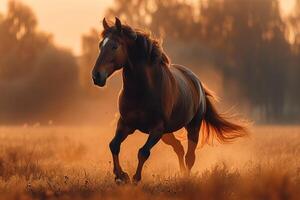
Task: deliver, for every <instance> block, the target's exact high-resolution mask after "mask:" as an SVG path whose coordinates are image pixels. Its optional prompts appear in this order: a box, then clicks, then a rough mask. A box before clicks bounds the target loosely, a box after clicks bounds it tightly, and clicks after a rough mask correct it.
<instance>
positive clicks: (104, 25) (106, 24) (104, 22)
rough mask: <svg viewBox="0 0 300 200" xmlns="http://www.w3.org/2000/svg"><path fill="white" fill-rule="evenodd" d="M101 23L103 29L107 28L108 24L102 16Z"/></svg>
mask: <svg viewBox="0 0 300 200" xmlns="http://www.w3.org/2000/svg"><path fill="white" fill-rule="evenodd" d="M102 25H103V28H104V30H107V29H109V25H108V23H107V21H106V19H105V17H104V18H103V21H102Z"/></svg>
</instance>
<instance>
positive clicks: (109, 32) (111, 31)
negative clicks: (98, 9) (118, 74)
mask: <svg viewBox="0 0 300 200" xmlns="http://www.w3.org/2000/svg"><path fill="white" fill-rule="evenodd" d="M103 28H104V31H103V33H102V36H103V40H102V41H101V42H100V44H99V49H100V53H99V56H98V58H97V61H96V64H95V66H94V69H93V71H92V78H93V81H94V84H95V85H98V86H100V87H103V86H104V85H105V83H106V80H107V78H108V77H110V76H111V75H112V74H113V73H114V72H115V71H117V70H119V69H121V68H122V67H124V66H125V65H126V64H127V63H128V52H127V50H128V47H129V45H130V44H132V43H133V42H134V41H135V40H136V37H137V35H136V32H135V31H134V30H133V29H131V28H130V27H129V26H124V25H122V24H121V21H120V20H119V19H118V18H116V21H115V24H114V25H113V26H109V25H108V23H107V22H106V20H105V18H104V19H103Z"/></svg>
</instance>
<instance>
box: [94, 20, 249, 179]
mask: <svg viewBox="0 0 300 200" xmlns="http://www.w3.org/2000/svg"><path fill="white" fill-rule="evenodd" d="M103 27H104V31H103V33H102V36H103V40H102V41H101V42H100V45H99V47H100V55H99V57H98V59H97V61H96V64H95V67H94V69H93V71H92V78H93V81H94V84H96V85H98V86H100V87H103V86H104V85H105V83H106V80H107V78H108V77H109V76H110V75H112V74H113V73H114V72H115V71H117V70H120V69H123V88H122V90H121V93H120V96H119V111H120V118H119V121H118V125H117V129H116V133H115V136H114V138H113V139H112V141H111V142H110V145H109V147H110V150H111V153H112V157H113V164H114V169H113V171H114V174H115V176H116V180H117V181H123V182H128V181H129V177H128V174H127V173H125V172H124V171H123V170H122V168H121V166H120V163H119V156H118V155H119V152H120V145H121V143H122V142H123V141H124V140H125V139H126V138H127V136H128V135H130V134H132V133H133V132H134V131H135V130H140V131H141V132H143V133H147V134H148V135H149V136H148V139H147V141H146V143H145V144H144V146H143V147H142V148H140V149H139V152H138V166H137V170H136V173H135V175H134V176H133V181H134V182H138V181H140V180H141V173H142V168H143V165H144V163H145V161H146V160H147V159H148V157H149V156H150V150H151V149H152V147H153V146H154V145H155V144H156V143H157V142H158V141H159V140H160V139H162V141H163V142H165V143H166V144H168V145H171V146H172V147H173V149H174V151H175V153H176V154H177V156H178V160H179V165H180V168H181V170H182V171H186V167H187V171H188V172H189V171H190V170H191V168H192V166H193V165H194V162H195V149H196V146H197V144H198V138H199V131H200V127H201V124H202V123H203V126H204V128H205V131H203V136H202V143H207V142H209V141H210V140H211V139H212V138H213V137H214V136H216V138H217V139H218V140H219V141H220V142H228V141H231V140H232V139H234V138H236V137H241V136H244V135H245V134H246V129H245V127H244V126H242V125H239V124H235V123H232V122H229V121H228V120H226V119H225V118H224V117H222V116H221V115H220V114H218V113H217V111H216V109H215V108H214V106H213V104H212V103H211V100H210V99H209V98H208V97H209V96H211V97H212V95H211V93H210V92H209V91H208V90H207V89H205V88H204V87H203V85H202V84H201V82H200V80H199V79H198V78H197V76H196V75H195V74H194V73H193V72H191V71H190V70H189V69H187V68H185V67H183V66H180V65H172V64H170V61H169V59H168V57H167V56H166V54H165V53H164V51H163V50H162V48H161V46H160V45H159V43H158V41H156V40H154V39H153V38H151V37H150V36H149V35H148V34H146V33H144V32H142V31H138V30H135V29H132V28H131V27H130V26H127V25H122V24H121V21H120V20H119V19H118V18H116V22H115V24H114V25H111V26H109V25H108V23H107V22H106V20H105V18H104V19H103ZM183 127H184V128H185V129H186V130H187V136H188V149H187V153H186V155H185V162H184V149H183V146H182V145H181V143H180V141H179V140H177V139H176V138H175V136H174V135H173V132H174V131H177V130H179V129H181V128H183Z"/></svg>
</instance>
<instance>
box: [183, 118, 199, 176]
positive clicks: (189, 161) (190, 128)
mask: <svg viewBox="0 0 300 200" xmlns="http://www.w3.org/2000/svg"><path fill="white" fill-rule="evenodd" d="M201 122H202V114H201V113H200V112H199V113H198V114H196V116H195V117H194V118H193V120H192V121H191V122H190V123H189V124H188V125H186V126H185V128H186V130H187V136H188V149H187V153H186V155H185V164H186V166H187V169H188V172H190V171H191V169H192V167H193V165H194V163H195V159H196V155H195V150H196V148H197V144H198V140H199V131H200V128H201Z"/></svg>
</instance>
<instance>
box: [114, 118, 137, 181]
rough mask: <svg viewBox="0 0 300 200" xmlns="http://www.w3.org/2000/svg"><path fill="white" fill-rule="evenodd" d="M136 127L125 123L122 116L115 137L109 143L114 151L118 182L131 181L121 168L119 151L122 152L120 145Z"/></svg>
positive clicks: (115, 172) (115, 171) (116, 179)
mask: <svg viewBox="0 0 300 200" xmlns="http://www.w3.org/2000/svg"><path fill="white" fill-rule="evenodd" d="M133 132H134V129H132V128H130V127H128V126H127V125H125V123H124V122H123V121H122V119H121V118H120V119H119V121H118V125H117V130H116V134H115V137H114V138H113V139H112V141H111V142H110V144H109V148H110V151H111V153H112V158H113V164H114V169H113V170H114V171H113V172H114V174H115V181H116V182H117V183H118V182H120V181H121V182H125V183H127V182H129V180H130V179H129V176H128V174H127V173H126V172H124V171H123V170H122V168H121V165H120V162H119V153H120V146H121V143H122V142H123V141H124V140H125V139H126V138H127V136H128V135H130V134H132V133H133Z"/></svg>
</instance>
